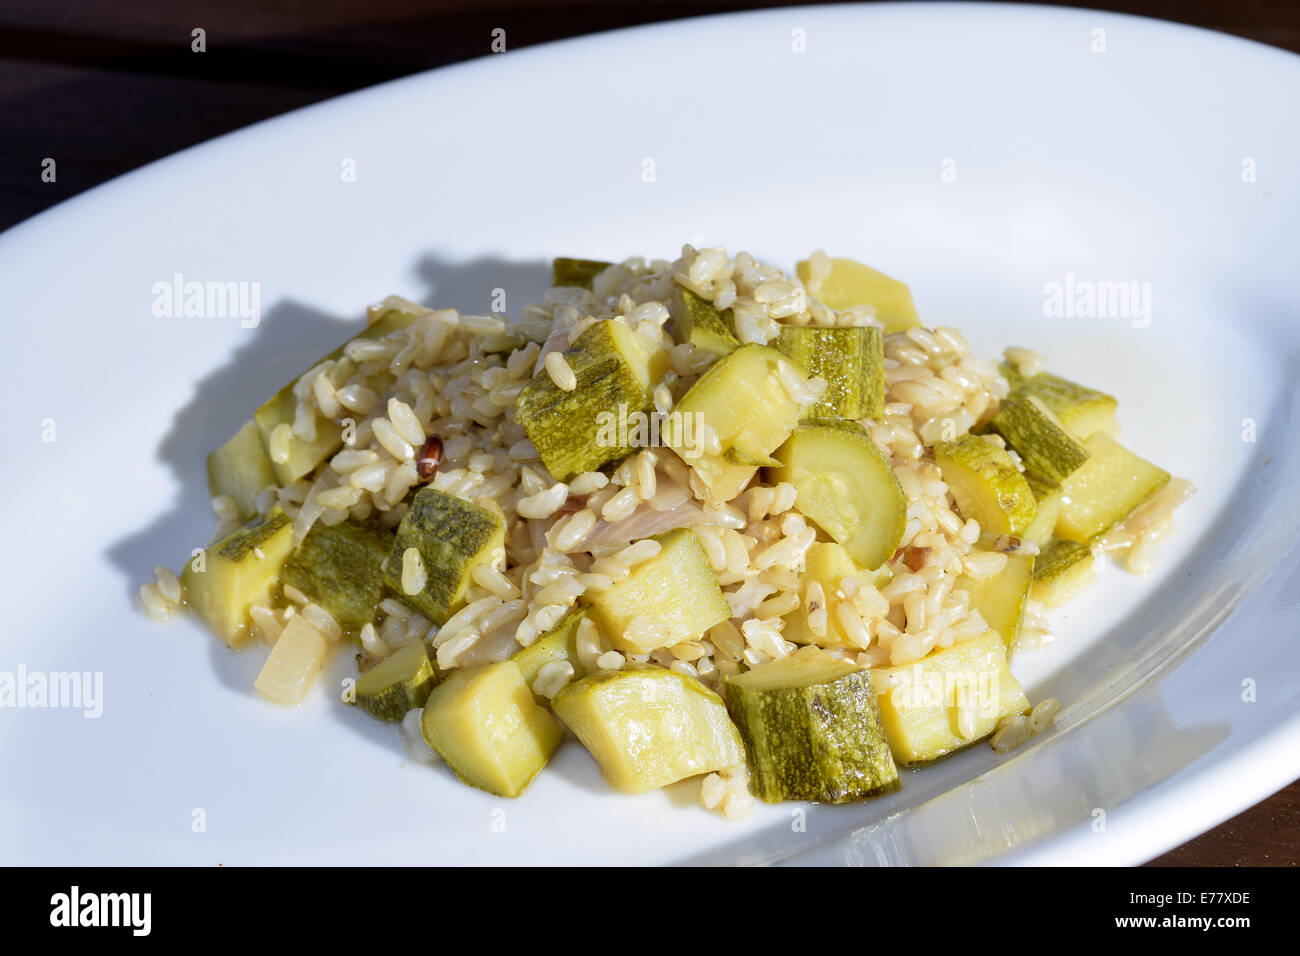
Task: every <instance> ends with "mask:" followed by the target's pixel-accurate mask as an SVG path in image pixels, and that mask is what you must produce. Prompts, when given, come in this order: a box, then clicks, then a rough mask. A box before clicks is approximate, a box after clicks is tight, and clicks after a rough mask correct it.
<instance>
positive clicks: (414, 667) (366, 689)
mask: <svg viewBox="0 0 1300 956" xmlns="http://www.w3.org/2000/svg"><path fill="white" fill-rule="evenodd" d="M437 682H438V669H437V668H436V667H434V664H433V661H432V660H430V659H429V651H428V649H427V648H425V646H424V641H411V642H410V643H409V644H404V645H402V646H401V647H399V648H398V649H397V650H395V651H393V653H391V654H389V655H388V656H387V657H385V658H384V659H383V660H382V661H380V662H379V663H377V664H375V666H374V667H372V668H370V670H368V671H366V672H365V673H364V674H362V675H361V676H360V677H358V678H357V684H356V687H355V688H353V689H354V690H355V691H356V696H357V706H358V707H360V708H361V709H362V710H364V711H366V712H367V713H369V714H370V715H371V716H372V717H377V718H378V719H379V720H388V721H398V720H401V719H402V718H403V717H405V716H406V715H407V714H408V713H409V712H410V711H412V710H414V709H415V708H417V707H423V706H424V704H425V701H427V700H428V699H429V692H430V691H431V690H433V687H434V685H435V684H437Z"/></svg>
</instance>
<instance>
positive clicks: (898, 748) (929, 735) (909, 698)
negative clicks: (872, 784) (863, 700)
mask: <svg viewBox="0 0 1300 956" xmlns="http://www.w3.org/2000/svg"><path fill="white" fill-rule="evenodd" d="M871 679H872V683H873V684H874V685H875V688H876V691H877V693H878V694H879V695H880V696H879V703H880V716H881V719H882V721H883V723H884V725H885V733H886V735H887V736H888V737H889V746H890V749H891V750H893V752H894V759H895V760H897V761H898V762H899V763H902V764H914V763H924V762H925V761H927V760H934V759H936V758H938V757H942V756H943V755H944V754H947V753H951V752H952V751H954V750H960V749H961V748H962V747H965V746H967V745H969V744H971V743H974V742H975V741H977V740H979V739H981V738H982V737H987V736H988V735H989V734H991V733H992V732H993V729H994V728H995V727H996V726H997V724H998V721H1000V720H1002V719H1003V718H1004V717H1010V716H1012V715H1014V714H1023V713H1024V712H1025V711H1026V710H1028V709H1029V701H1028V700H1027V699H1026V698H1025V692H1024V690H1022V689H1021V687H1020V683H1019V681H1017V680H1016V679H1015V678H1014V677H1013V676H1012V675H1011V669H1010V668H1009V667H1008V666H1007V652H1006V647H1005V646H1004V645H1003V643H1002V637H1001V635H999V634H998V632H997V631H989V632H988V633H986V634H983V635H981V636H980V637H977V638H973V639H971V640H968V641H962V642H961V643H959V644H954V645H953V646H952V647H949V648H947V649H945V650H942V651H938V652H936V653H933V654H931V655H930V656H929V657H925V658H922V659H921V660H919V661H917V662H915V663H913V664H900V665H898V666H896V667H880V668H876V669H874V670H872V672H871Z"/></svg>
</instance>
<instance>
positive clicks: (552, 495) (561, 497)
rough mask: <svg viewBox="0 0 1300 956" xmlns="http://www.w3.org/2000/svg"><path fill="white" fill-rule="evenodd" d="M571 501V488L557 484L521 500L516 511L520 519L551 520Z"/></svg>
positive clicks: (563, 484)
mask: <svg viewBox="0 0 1300 956" xmlns="http://www.w3.org/2000/svg"><path fill="white" fill-rule="evenodd" d="M568 499H569V486H568V485H566V484H565V483H564V482H562V481H561V482H556V483H555V484H554V485H552V486H551V487H549V488H547V489H545V490H543V491H539V492H537V493H536V494H533V495H528V496H527V497H525V498H521V499H519V501H518V502H516V504H515V511H517V512H518V513H519V515H520V517H523V518H534V519H539V520H540V519H542V518H549V517H551V515H553V514H555V512H557V511H559V510H560V507H561V506H562V505H563V504H564V503H565V502H566V501H567V500H568Z"/></svg>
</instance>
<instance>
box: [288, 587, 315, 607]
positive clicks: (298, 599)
mask: <svg viewBox="0 0 1300 956" xmlns="http://www.w3.org/2000/svg"><path fill="white" fill-rule="evenodd" d="M282 590H283V591H284V596H285V597H287V598H288V599H289V600H290V601H292V602H293V603H294V604H297V605H299V606H300V607H301V606H302V605H304V604H310V603H311V598H309V597H308V596H307V595H305V594H303V593H302V591H300V590H299V589H298V588H296V587H294V586H293V585H292V584H286V585H284V587H283V588H282Z"/></svg>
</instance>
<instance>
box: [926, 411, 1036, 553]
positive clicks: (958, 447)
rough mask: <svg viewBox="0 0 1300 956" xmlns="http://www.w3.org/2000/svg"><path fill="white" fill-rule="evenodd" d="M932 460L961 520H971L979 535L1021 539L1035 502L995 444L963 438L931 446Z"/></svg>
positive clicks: (977, 437) (1013, 465)
mask: <svg viewBox="0 0 1300 956" xmlns="http://www.w3.org/2000/svg"><path fill="white" fill-rule="evenodd" d="M934 460H935V463H936V464H937V465H938V466H939V470H940V471H942V472H943V480H944V481H945V482H947V484H948V489H949V490H950V491H951V492H952V496H953V498H955V499H956V501H957V510H959V511H960V512H961V514H962V517H963V518H974V519H975V520H976V521H977V522H979V526H980V531H983V532H988V533H991V534H1013V535H1017V536H1019V535H1021V534H1022V533H1023V532H1024V530H1025V528H1027V527H1028V526H1029V522H1030V521H1032V520H1033V517H1034V512H1035V511H1037V510H1038V502H1037V501H1035V500H1034V493H1033V492H1032V491H1031V490H1030V488H1029V483H1028V482H1027V481H1026V480H1025V476H1024V475H1023V474H1021V472H1020V470H1019V469H1018V468H1016V463H1015V462H1014V461H1013V460H1012V459H1011V456H1010V455H1009V454H1007V450H1006V449H1005V448H1002V447H1000V446H999V445H998V444H997V442H996V440H994V439H990V438H985V437H984V436H982V435H963V436H961V437H960V438H958V439H957V440H956V441H947V442H940V443H939V444H937V445H935V446H934Z"/></svg>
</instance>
